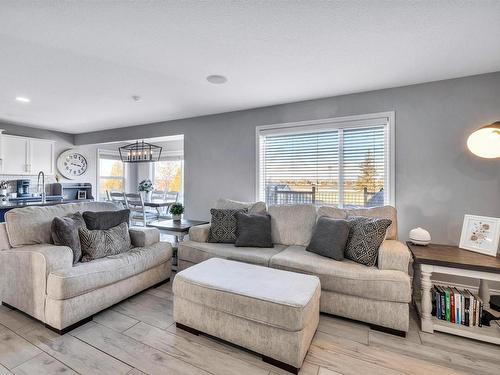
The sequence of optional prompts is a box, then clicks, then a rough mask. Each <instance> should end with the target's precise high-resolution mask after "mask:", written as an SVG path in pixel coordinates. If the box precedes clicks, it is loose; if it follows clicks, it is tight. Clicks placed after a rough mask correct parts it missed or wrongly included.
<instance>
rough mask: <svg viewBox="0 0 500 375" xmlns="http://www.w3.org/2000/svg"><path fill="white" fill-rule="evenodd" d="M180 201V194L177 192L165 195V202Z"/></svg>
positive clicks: (168, 192) (169, 192)
mask: <svg viewBox="0 0 500 375" xmlns="http://www.w3.org/2000/svg"><path fill="white" fill-rule="evenodd" d="M178 199H179V193H178V192H176V191H167V192H166V193H165V200H166V201H172V203H175V202H177V200H178Z"/></svg>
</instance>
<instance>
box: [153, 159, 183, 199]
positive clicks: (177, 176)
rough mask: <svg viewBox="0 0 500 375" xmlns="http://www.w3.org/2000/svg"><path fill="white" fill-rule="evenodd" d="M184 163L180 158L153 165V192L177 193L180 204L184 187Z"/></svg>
mask: <svg viewBox="0 0 500 375" xmlns="http://www.w3.org/2000/svg"><path fill="white" fill-rule="evenodd" d="M183 166H184V162H183V160H182V158H180V157H171V158H168V159H166V160H160V161H158V162H156V163H154V169H153V186H154V187H155V190H161V191H167V192H175V193H179V197H178V200H179V201H181V202H182V196H183V185H184V181H183V180H184V169H183Z"/></svg>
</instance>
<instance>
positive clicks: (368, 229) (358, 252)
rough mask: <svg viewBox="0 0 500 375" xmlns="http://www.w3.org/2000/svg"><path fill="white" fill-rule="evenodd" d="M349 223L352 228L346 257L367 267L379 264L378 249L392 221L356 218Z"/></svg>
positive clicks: (352, 218) (350, 219)
mask: <svg viewBox="0 0 500 375" xmlns="http://www.w3.org/2000/svg"><path fill="white" fill-rule="evenodd" d="M348 221H349V224H350V227H351V228H350V231H349V239H348V241H347V247H346V250H345V257H346V258H349V259H352V260H354V261H355V262H357V263H361V264H364V265H366V266H370V267H372V266H374V265H375V264H376V263H377V257H378V248H379V247H380V245H381V244H382V241H383V240H384V238H385V232H386V231H387V228H389V225H391V223H392V220H389V219H379V218H369V217H362V216H354V217H351V218H349V219H348Z"/></svg>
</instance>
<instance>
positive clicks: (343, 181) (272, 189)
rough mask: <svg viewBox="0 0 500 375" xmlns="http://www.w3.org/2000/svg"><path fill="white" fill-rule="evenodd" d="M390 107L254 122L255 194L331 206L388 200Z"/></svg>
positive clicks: (390, 179)
mask: <svg viewBox="0 0 500 375" xmlns="http://www.w3.org/2000/svg"><path fill="white" fill-rule="evenodd" d="M393 125H394V113H392V112H389V113H381V114H374V115H364V116H350V117H343V118H339V119H328V120H321V121H311V122H302V123H295V124H283V125H271V126H261V127H257V144H258V155H257V158H258V160H257V180H258V181H257V189H258V199H259V200H263V201H265V202H266V203H268V204H295V203H314V204H316V205H332V206H336V207H346V208H347V207H375V206H382V205H384V204H394V182H393V181H394V180H393V176H394V173H393V170H392V169H393V165H394V162H393V157H394V153H393V151H392V147H393V146H394V145H393V144H394V142H393V141H392V139H393V133H394V132H393V131H392V130H391V127H393Z"/></svg>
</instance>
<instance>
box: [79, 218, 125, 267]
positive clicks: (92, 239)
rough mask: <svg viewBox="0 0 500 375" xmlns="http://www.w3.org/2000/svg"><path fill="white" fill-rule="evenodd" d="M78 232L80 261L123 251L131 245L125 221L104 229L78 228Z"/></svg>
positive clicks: (87, 260)
mask: <svg viewBox="0 0 500 375" xmlns="http://www.w3.org/2000/svg"><path fill="white" fill-rule="evenodd" d="M78 234H79V235H80V242H81V246H82V253H83V257H82V262H90V261H92V260H94V259H99V258H104V257H107V256H109V255H116V254H120V253H124V252H126V251H129V250H130V247H131V243H130V234H129V233H128V224H127V223H121V224H120V225H118V226H116V227H113V228H111V229H106V230H89V229H87V228H80V229H78Z"/></svg>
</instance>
